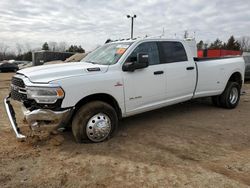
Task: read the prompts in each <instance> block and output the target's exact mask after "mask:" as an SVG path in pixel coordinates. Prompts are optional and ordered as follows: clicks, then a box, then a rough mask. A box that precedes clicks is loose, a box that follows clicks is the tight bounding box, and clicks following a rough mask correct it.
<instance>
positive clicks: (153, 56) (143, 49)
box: [127, 42, 160, 65]
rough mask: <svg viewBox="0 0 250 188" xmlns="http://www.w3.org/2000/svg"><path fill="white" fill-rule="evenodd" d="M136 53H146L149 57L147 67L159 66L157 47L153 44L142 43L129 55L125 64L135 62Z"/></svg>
mask: <svg viewBox="0 0 250 188" xmlns="http://www.w3.org/2000/svg"><path fill="white" fill-rule="evenodd" d="M138 53H146V54H148V56H149V65H157V64H160V61H159V52H158V47H157V44H156V43H155V42H144V43H142V44H139V46H137V47H136V48H135V49H134V51H133V52H132V53H131V54H130V55H129V57H128V59H127V62H134V61H137V54H138Z"/></svg>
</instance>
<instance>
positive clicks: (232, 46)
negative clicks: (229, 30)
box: [197, 36, 250, 51]
mask: <svg viewBox="0 0 250 188" xmlns="http://www.w3.org/2000/svg"><path fill="white" fill-rule="evenodd" d="M197 49H198V50H205V49H223V50H238V51H250V37H241V38H239V39H238V40H236V39H235V37H234V36H231V37H229V39H228V40H227V42H223V41H221V40H220V39H219V38H217V39H216V40H215V41H214V42H212V43H210V44H208V43H205V42H204V41H203V40H201V41H200V42H198V43H197Z"/></svg>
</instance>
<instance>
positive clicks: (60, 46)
mask: <svg viewBox="0 0 250 188" xmlns="http://www.w3.org/2000/svg"><path fill="white" fill-rule="evenodd" d="M67 48H68V44H67V43H66V42H59V44H58V49H57V50H58V51H59V52H66V49H67Z"/></svg>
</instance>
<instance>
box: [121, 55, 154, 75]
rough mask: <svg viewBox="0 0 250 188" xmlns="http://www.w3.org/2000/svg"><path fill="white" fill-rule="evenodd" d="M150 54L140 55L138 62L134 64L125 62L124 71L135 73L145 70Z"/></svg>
mask: <svg viewBox="0 0 250 188" xmlns="http://www.w3.org/2000/svg"><path fill="white" fill-rule="evenodd" d="M148 65H149V61H148V54H146V53H138V54H137V61H133V62H125V63H124V64H123V66H122V70H123V71H128V72H133V71H134V70H136V69H143V68H146V67H148Z"/></svg>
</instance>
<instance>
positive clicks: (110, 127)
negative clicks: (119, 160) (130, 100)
mask: <svg viewBox="0 0 250 188" xmlns="http://www.w3.org/2000/svg"><path fill="white" fill-rule="evenodd" d="M117 127H118V117H117V113H116V111H115V110H114V108H113V107H112V106H110V105H109V104H107V103H105V102H102V101H93V102H89V103H87V104H85V105H83V106H82V107H81V108H80V109H79V110H78V111H77V112H76V114H75V115H74V117H73V121H72V133H73V136H74V138H75V140H76V142H78V143H89V142H95V143H97V142H102V141H105V140H108V139H110V138H111V137H112V136H114V134H115V132H116V130H117Z"/></svg>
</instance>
